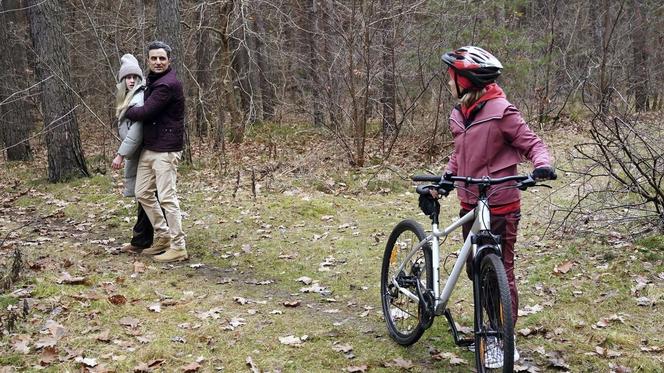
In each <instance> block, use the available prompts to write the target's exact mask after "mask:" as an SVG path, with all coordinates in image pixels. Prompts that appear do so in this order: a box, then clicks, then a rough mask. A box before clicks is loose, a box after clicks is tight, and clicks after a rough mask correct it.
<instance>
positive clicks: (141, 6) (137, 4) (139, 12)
mask: <svg viewBox="0 0 664 373" xmlns="http://www.w3.org/2000/svg"><path fill="white" fill-rule="evenodd" d="M134 9H135V10H136V23H137V24H138V27H137V28H136V31H137V32H138V41H139V43H140V45H139V46H138V48H136V51H137V52H136V59H138V60H139V61H141V62H142V61H145V60H146V55H145V53H147V52H146V51H145V48H146V47H147V45H146V44H145V2H144V0H134Z"/></svg>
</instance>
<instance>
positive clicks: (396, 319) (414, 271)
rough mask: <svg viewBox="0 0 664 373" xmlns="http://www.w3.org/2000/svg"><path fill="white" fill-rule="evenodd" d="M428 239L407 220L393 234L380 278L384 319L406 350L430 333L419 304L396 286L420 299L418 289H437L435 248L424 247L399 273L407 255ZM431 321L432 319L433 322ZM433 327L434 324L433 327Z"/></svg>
mask: <svg viewBox="0 0 664 373" xmlns="http://www.w3.org/2000/svg"><path fill="white" fill-rule="evenodd" d="M425 238H426V234H425V233H424V229H422V226H420V224H418V223H417V222H415V221H412V220H404V221H402V222H400V223H399V224H397V226H396V227H394V229H393V230H392V234H390V237H389V239H388V240H387V245H386V247H385V253H384V255H383V266H382V270H381V276H380V293H381V301H382V304H383V316H384V317H385V321H386V323H387V330H388V332H389V334H390V337H392V339H394V340H395V341H396V342H397V343H398V344H400V345H402V346H408V345H411V344H413V343H415V342H417V341H418V340H419V339H420V337H421V336H422V333H424V330H425V329H426V326H427V325H426V324H427V320H425V317H424V312H426V310H423V309H422V308H421V302H419V300H415V299H412V298H410V297H408V296H406V295H405V294H404V293H403V292H401V291H399V288H398V287H397V286H396V285H395V282H396V283H397V284H398V285H399V287H401V288H403V289H405V290H407V291H409V292H411V293H412V294H414V295H415V296H417V294H418V292H417V285H418V283H419V285H420V288H421V289H422V290H423V291H427V292H428V291H429V290H430V289H431V288H432V287H433V275H432V271H433V270H432V264H431V247H430V245H429V243H427V244H426V245H423V246H422V247H421V248H419V249H418V250H417V252H416V253H415V254H414V255H413V256H412V257H411V258H410V259H409V260H408V261H407V263H405V265H404V266H403V268H402V269H401V270H400V271H398V269H399V267H400V266H401V264H402V263H403V262H404V261H405V260H406V257H407V255H408V254H409V253H410V252H411V250H412V249H413V248H414V247H415V246H417V244H418V243H419V242H420V241H422V240H424V239H425ZM429 321H430V319H429ZM429 325H430V324H429Z"/></svg>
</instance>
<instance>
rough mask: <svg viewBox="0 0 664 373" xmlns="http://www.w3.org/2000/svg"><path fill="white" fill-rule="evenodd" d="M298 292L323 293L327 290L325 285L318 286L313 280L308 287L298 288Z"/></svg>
mask: <svg viewBox="0 0 664 373" xmlns="http://www.w3.org/2000/svg"><path fill="white" fill-rule="evenodd" d="M300 292H302V293H319V294H325V293H328V290H327V288H326V287H324V286H320V285H319V284H318V283H316V282H315V283H313V284H312V285H311V286H309V287H303V288H300Z"/></svg>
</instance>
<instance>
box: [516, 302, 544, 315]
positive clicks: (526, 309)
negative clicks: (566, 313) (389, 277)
mask: <svg viewBox="0 0 664 373" xmlns="http://www.w3.org/2000/svg"><path fill="white" fill-rule="evenodd" d="M543 309H544V307H542V306H540V305H539V304H536V305H534V306H525V307H524V308H523V309H522V310H519V316H527V315H532V314H535V313H538V312H540V311H542V310H543Z"/></svg>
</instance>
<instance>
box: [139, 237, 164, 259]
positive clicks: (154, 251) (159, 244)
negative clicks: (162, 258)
mask: <svg viewBox="0 0 664 373" xmlns="http://www.w3.org/2000/svg"><path fill="white" fill-rule="evenodd" d="M170 247H171V237H169V236H164V237H157V239H156V240H155V242H154V244H153V245H152V247H148V248H147V249H145V250H143V253H142V254H143V255H158V254H161V253H163V252H164V251H166V250H168V249H169V248H170Z"/></svg>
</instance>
